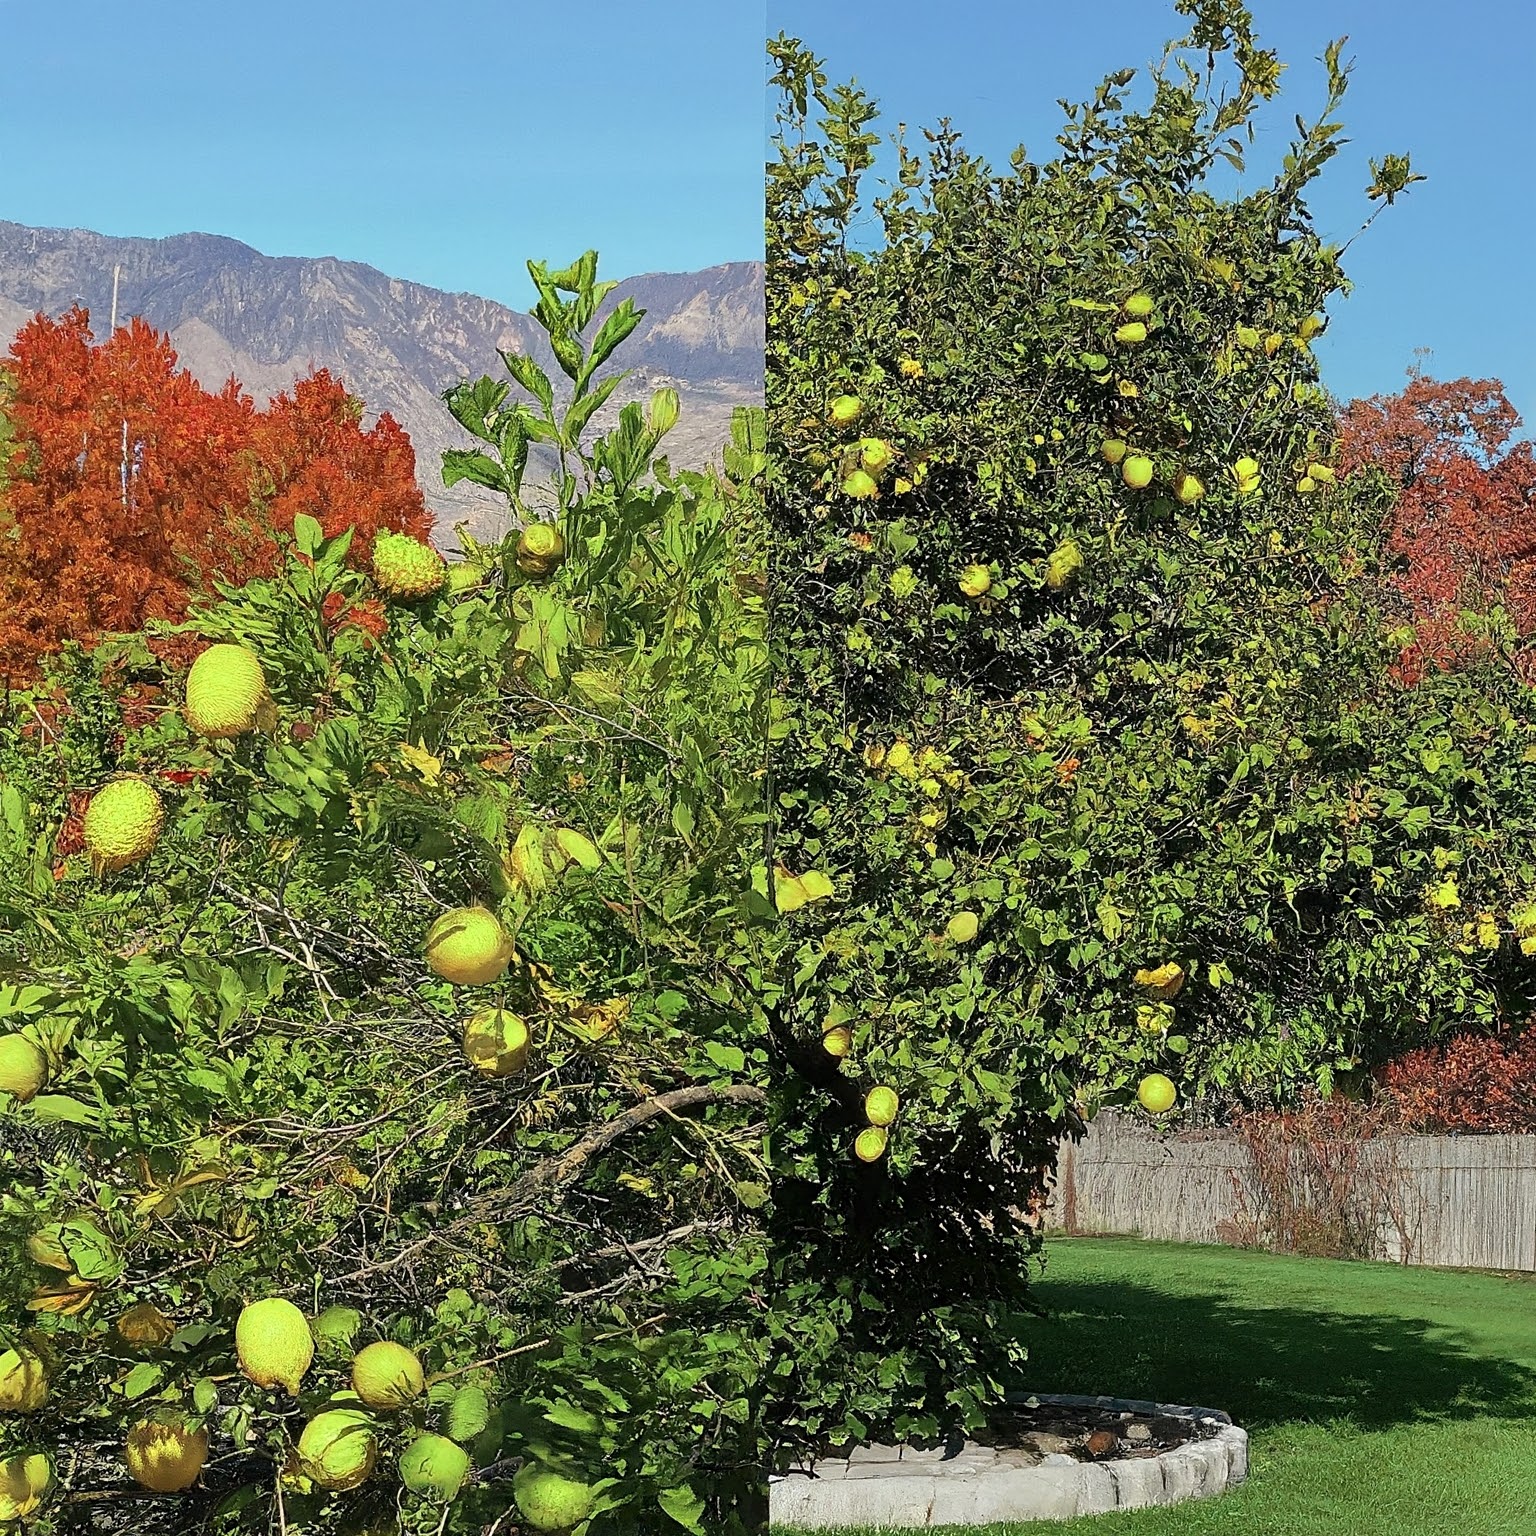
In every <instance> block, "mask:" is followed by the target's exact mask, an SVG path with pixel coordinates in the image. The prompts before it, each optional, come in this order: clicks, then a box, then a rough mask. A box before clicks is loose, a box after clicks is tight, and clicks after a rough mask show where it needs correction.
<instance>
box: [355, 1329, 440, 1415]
mask: <svg viewBox="0 0 1536 1536" xmlns="http://www.w3.org/2000/svg"><path fill="white" fill-rule="evenodd" d="M426 1385H427V1379H426V1376H425V1374H424V1373H423V1371H422V1369H421V1361H420V1360H419V1359H417V1357H416V1354H415V1352H414V1351H413V1350H409V1349H407V1348H406V1347H405V1345H403V1344H396V1343H393V1342H392V1341H390V1340H388V1339H383V1340H381V1341H380V1342H379V1343H377V1344H369V1345H368V1346H367V1347H366V1348H364V1349H360V1350H358V1352H357V1358H356V1359H354V1360H353V1362H352V1388H353V1390H354V1391H355V1392H356V1393H357V1395H358V1396H359V1397H360V1398H362V1400H363V1401H364V1402H365V1403H366V1404H367V1405H368V1406H369V1407H370V1408H403V1407H404V1406H405V1405H406V1404H407V1403H409V1402H411V1401H412V1400H413V1399H415V1398H417V1397H419V1396H420V1395H421V1394H422V1392H423V1391H424V1390H425V1389H426Z"/></svg>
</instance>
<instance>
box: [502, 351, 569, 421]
mask: <svg viewBox="0 0 1536 1536" xmlns="http://www.w3.org/2000/svg"><path fill="white" fill-rule="evenodd" d="M496 353H497V356H499V357H500V358H501V360H502V362H503V363H504V364H505V365H506V369H507V372H508V373H510V374H511V375H512V377H513V378H514V379H516V380H517V382H518V383H519V384H521V385H522V386H523V388H524V389H526V390H527V391H528V393H529V394H530V395H532V396H533V398H534V399H535V400H537V401H538V402H539V404H540V405H542V406H543V407H544V409H545V410H546V411H548V412H553V411H554V408H555V390H554V386H553V385H552V384H551V383H550V382H549V375H548V374H547V373H545V372H544V370H543V369H542V368H540V367H539V365H538V364H537V363H536V362H534V360H533V359H532V358H531V357H529V356H527V355H526V354H525V353H522V352H503V351H502V349H501V348H500V347H498V348H497V349H496Z"/></svg>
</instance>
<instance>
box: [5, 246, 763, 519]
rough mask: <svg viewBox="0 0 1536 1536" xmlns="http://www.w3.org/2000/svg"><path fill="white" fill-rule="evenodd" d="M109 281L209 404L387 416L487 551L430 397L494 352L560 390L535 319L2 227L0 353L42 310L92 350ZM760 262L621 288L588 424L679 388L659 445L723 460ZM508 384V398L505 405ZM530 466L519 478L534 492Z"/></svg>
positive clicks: (264, 265) (429, 291) (484, 504)
mask: <svg viewBox="0 0 1536 1536" xmlns="http://www.w3.org/2000/svg"><path fill="white" fill-rule="evenodd" d="M115 266H116V267H121V269H122V281H121V284H120V297H119V307H118V319H119V322H120V323H121V322H122V321H124V320H126V319H128V318H130V317H132V316H134V315H138V316H140V317H142V318H143V319H144V320H145V322H146V323H148V324H150V325H152V326H154V327H155V329H156V330H159V331H163V332H166V333H168V334H169V335H170V337H171V342H172V345H173V346H174V347H175V348H176V351H177V354H178V357H179V359H180V363H181V366H183V367H185V368H188V369H189V370H190V371H191V372H192V373H193V375H194V376H195V377H196V378H197V379H198V380H199V382H200V383H202V384H203V385H204V387H205V388H209V389H218V388H221V387H222V386H223V384H224V382H225V380H226V379H227V378H228V377H229V376H230V375H231V374H233V375H234V376H235V377H236V378H237V379H238V380H239V381H240V385H241V387H242V388H243V389H244V390H245V391H246V392H247V393H249V394H250V395H251V396H252V398H253V399H254V400H256V401H257V403H258V404H264V403H265V402H266V400H267V399H269V398H270V397H271V396H273V395H275V394H277V393H279V392H280V391H282V390H285V389H288V388H291V386H292V384H293V382H294V380H295V379H297V378H300V377H302V376H304V375H305V374H306V373H308V372H310V371H311V370H312V369H313V368H320V367H324V368H329V369H330V370H331V372H332V373H333V374H335V375H336V376H338V377H339V378H341V379H342V380H343V381H344V382H345V384H346V386H347V388H348V389H349V390H350V391H351V392H352V393H353V394H355V395H358V396H359V397H361V398H362V400H363V401H364V403H365V407H366V414H365V417H364V420H365V422H367V423H371V422H373V421H375V420H377V418H378V416H379V415H380V414H381V413H382V412H384V411H388V412H389V413H390V415H391V416H393V417H394V419H395V420H396V421H398V422H399V423H400V425H401V426H403V427H404V428H405V429H406V431H407V432H408V433H409V434H410V436H411V440H412V442H413V444H414V445H415V448H416V468H417V479H418V481H419V483H420V484H421V486H422V490H423V492H424V493H425V495H426V498H427V501H428V504H429V505H430V506H431V507H432V508H433V510H434V512H435V513H436V514H437V519H438V525H437V534H436V535H435V536H436V538H437V540H438V541H439V542H440V543H444V544H446V545H448V546H449V547H451V545H452V525H453V524H454V523H456V522H458V521H461V520H463V521H467V522H468V524H469V526H470V528H471V531H472V532H473V533H474V534H475V536H476V537H478V538H482V539H483V538H488V537H495V536H496V535H497V534H498V533H500V532H501V531H502V530H503V529H504V528H505V525H506V520H507V510H506V508H505V505H504V504H503V503H500V502H498V501H497V500H496V499H495V498H494V497H493V496H492V495H491V493H489V492H487V491H485V490H483V489H481V488H479V487H474V486H470V485H468V484H460V485H458V486H455V487H453V488H452V489H448V488H445V487H444V486H443V485H442V481H441V472H440V471H441V464H442V452H443V450H445V449H447V448H456V447H467V446H470V445H471V444H472V442H473V439H471V438H470V437H469V436H468V435H467V434H466V433H464V432H463V430H462V429H461V428H460V427H459V426H458V424H457V423H456V422H455V421H454V420H453V418H452V417H451V416H450V415H449V414H448V409H447V407H446V406H445V405H444V404H443V403H442V400H441V394H442V391H443V390H444V389H446V388H447V387H448V386H449V385H451V384H453V383H456V382H458V381H459V380H460V379H464V378H470V379H473V378H478V377H480V376H481V375H482V374H489V375H490V376H491V377H493V378H498V379H500V378H505V377H507V375H506V371H505V368H504V366H503V364H502V362H501V359H500V357H499V356H498V355H497V349H498V348H501V349H504V350H506V351H510V352H521V353H526V354H528V355H531V356H532V357H534V358H535V359H536V360H537V361H538V362H539V363H540V364H541V365H542V366H543V367H544V368H545V371H546V372H548V373H549V374H550V375H551V377H552V378H553V379H554V380H555V384H556V391H557V396H558V395H559V394H560V393H561V392H562V389H564V390H568V388H569V384H568V381H566V379H565V378H564V375H562V374H561V373H560V372H559V370H558V368H557V367H556V365H555V364H554V360H553V358H552V357H551V355H550V353H549V349H548V347H547V345H546V344H545V338H544V334H543V332H542V330H541V329H540V328H539V326H538V324H537V322H536V321H534V320H533V318H532V317H531V315H529V314H528V313H526V312H524V311H520V310H514V309H512V308H510V307H509V306H507V305H504V304H502V303H500V302H499V301H498V300H495V299H488V298H485V297H484V296H482V295H478V294H474V293H470V292H468V291H459V292H449V291H448V290H445V289H438V288H433V287H431V286H430V285H428V284H424V283H418V282H415V281H413V280H411V279H407V278H396V277H391V276H390V275H389V274H388V273H386V272H384V271H382V270H381V269H380V268H377V267H374V266H372V265H370V264H369V263H366V262H358V261H348V260H345V259H343V258H341V257H335V256H270V255H267V254H266V253H264V252H262V251H259V250H257V249H256V247H254V246H250V245H247V244H246V243H245V242H244V241H240V240H236V239H235V238H234V237H232V236H229V235H219V234H213V233H209V232H206V231H191V232H187V233H184V234H177V235H168V236H162V237H158V238H152V237H147V236H135V235H103V234H100V233H98V232H96V231H94V230H89V229H45V228H41V227H34V226H31V225H24V224H16V223H11V222H9V221H5V220H0V346H4V347H9V344H10V342H11V340H12V339H14V337H15V334H16V332H17V331H18V330H19V329H20V328H21V326H22V325H24V324H25V323H26V322H27V321H28V320H30V319H31V318H32V316H33V315H35V314H36V313H38V312H39V311H41V312H43V313H45V314H48V315H51V316H55V317H56V316H57V315H59V314H61V313H63V312H64V311H65V310H67V309H68V308H70V307H71V305H73V304H74V303H77V302H78V303H81V304H83V305H84V306H85V307H86V308H87V309H89V310H90V313H91V320H92V330H93V332H94V333H95V334H96V335H97V337H98V338H99V337H101V336H102V335H103V334H104V333H105V331H106V328H107V320H108V318H109V316H110V310H111V301H112V273H113V268H114V267H115ZM762 273H763V266H762V263H761V262H751V261H749V262H720V263H716V264H715V265H713V266H710V267H705V268H702V269H700V270H699V271H697V272H684V273H668V272H655V273H640V274H637V275H636V276H633V277H628V278H624V279H622V280H621V281H620V282H619V285H618V287H617V288H615V290H614V291H613V292H612V293H611V294H610V295H609V296H608V297H607V299H605V300H604V303H603V305H602V307H601V308H600V309H599V311H598V317H597V319H596V321H595V322H594V329H595V325H596V324H600V323H601V319H602V317H603V316H604V315H605V314H606V313H608V312H609V311H610V310H611V309H612V308H613V307H615V306H616V305H617V304H618V303H620V302H621V301H622V300H623V299H624V298H626V297H629V298H632V299H633V300H634V302H635V304H636V306H637V307H639V308H641V309H644V310H645V311H646V316H645V319H644V320H643V321H642V322H641V324H640V326H639V327H637V329H636V331H635V333H634V334H633V335H632V336H631V337H630V338H629V339H628V341H626V343H625V344H624V346H623V347H622V348H621V349H620V350H619V352H618V353H617V354H616V355H615V357H614V358H613V362H612V366H614V367H617V368H620V369H624V368H628V369H630V370H632V371H631V373H630V376H629V377H628V378H627V379H626V380H625V381H624V383H623V384H622V385H621V386H620V387H619V389H618V390H617V391H616V392H615V394H614V396H613V398H612V399H611V400H610V401H609V402H608V403H607V405H605V406H604V408H603V410H602V411H600V412H599V413H598V415H597V417H596V418H595V419H594V421H593V423H592V426H591V428H590V429H589V431H590V432H594V433H595V432H601V431H603V430H605V429H606V428H607V427H608V426H610V425H611V424H612V422H613V420H614V419H615V418H616V416H617V414H618V411H619V409H620V408H621V407H622V405H623V404H624V403H625V402H626V401H628V400H632V399H644V398H647V397H648V396H649V394H650V392H651V391H652V390H653V389H655V388H657V387H660V386H662V385H669V386H671V387H674V388H676V389H677V391H678V394H679V397H680V404H681V415H680V419H679V423H678V426H677V427H676V428H675V429H674V431H673V433H672V434H671V435H670V436H669V438H668V440H667V445H666V446H667V449H668V451H669V454H670V457H671V459H672V462H673V464H674V465H676V466H679V467H690V468H697V467H701V466H702V465H703V464H705V463H707V462H710V461H717V460H718V456H719V449H720V446H721V444H723V443H724V441H725V440H726V438H727V437H728V436H729V431H730V414H731V411H732V409H733V408H734V407H735V406H737V405H748V404H760V403H761V401H762V395H763V325H764V321H763V298H762V292H763V288H762ZM515 388H516V386H514V389H515ZM537 475H538V463H537V462H535V464H534V466H533V468H532V469H531V477H532V478H537Z"/></svg>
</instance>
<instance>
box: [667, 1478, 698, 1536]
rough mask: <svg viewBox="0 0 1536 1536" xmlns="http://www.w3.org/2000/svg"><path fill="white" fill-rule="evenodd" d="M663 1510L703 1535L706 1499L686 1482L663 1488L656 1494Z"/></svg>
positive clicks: (690, 1529)
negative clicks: (674, 1486) (677, 1485)
mask: <svg viewBox="0 0 1536 1536" xmlns="http://www.w3.org/2000/svg"><path fill="white" fill-rule="evenodd" d="M656 1502H657V1503H658V1504H660V1505H661V1507H662V1510H663V1511H664V1512H665V1513H666V1514H668V1515H670V1516H671V1517H672V1519H674V1520H675V1521H677V1523H678V1524H679V1525H680V1526H682V1527H683V1528H684V1530H689V1531H696V1532H698V1533H700V1536H703V1530H704V1526H703V1524H702V1521H703V1519H704V1500H703V1499H702V1498H701V1497H700V1496H699V1495H698V1494H697V1493H695V1492H694V1491H693V1489H692V1488H690V1487H689V1486H688V1485H687V1484H686V1483H683V1484H681V1485H680V1486H679V1487H676V1488H663V1489H662V1490H661V1492H660V1493H658V1494H657V1495H656Z"/></svg>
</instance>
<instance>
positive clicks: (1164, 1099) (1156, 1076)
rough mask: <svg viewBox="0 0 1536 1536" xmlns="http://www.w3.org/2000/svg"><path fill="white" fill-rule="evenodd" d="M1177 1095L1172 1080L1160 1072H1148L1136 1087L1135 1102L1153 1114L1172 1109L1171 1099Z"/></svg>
mask: <svg viewBox="0 0 1536 1536" xmlns="http://www.w3.org/2000/svg"><path fill="white" fill-rule="evenodd" d="M1178 1096H1179V1095H1178V1090H1177V1089H1176V1088H1175V1087H1174V1086H1173V1080H1172V1079H1171V1078H1168V1077H1164V1076H1163V1074H1162V1073H1161V1072H1150V1073H1148V1074H1147V1076H1146V1077H1144V1078H1142V1080H1141V1082H1140V1084H1139V1085H1138V1086H1137V1089H1136V1099H1137V1102H1138V1103H1140V1105H1141V1107H1142V1108H1143V1109H1144V1110H1146V1111H1148V1113H1150V1114H1154V1115H1160V1114H1162V1113H1163V1112H1164V1111H1165V1110H1169V1109H1172V1108H1173V1101H1174V1100H1175V1099H1176V1098H1177V1097H1178Z"/></svg>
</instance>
